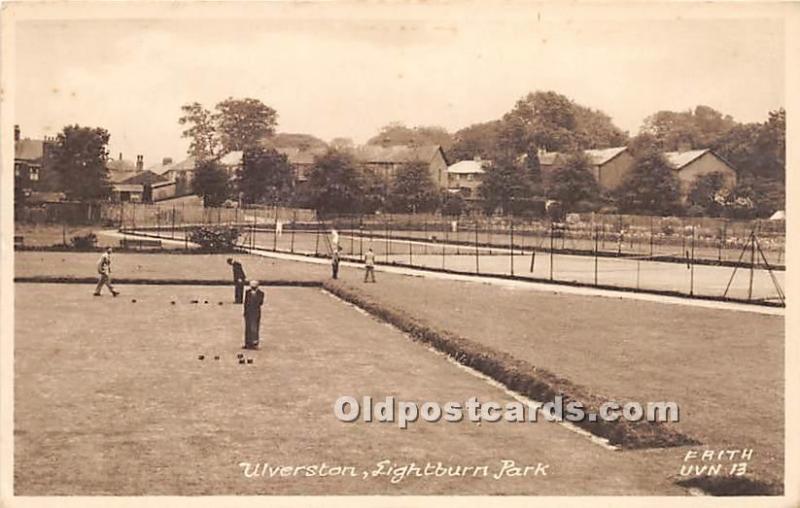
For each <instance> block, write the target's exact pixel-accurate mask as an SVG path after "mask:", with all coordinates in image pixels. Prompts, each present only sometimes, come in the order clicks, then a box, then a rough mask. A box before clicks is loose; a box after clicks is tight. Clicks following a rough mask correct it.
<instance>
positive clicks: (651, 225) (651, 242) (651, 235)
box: [650, 215, 653, 257]
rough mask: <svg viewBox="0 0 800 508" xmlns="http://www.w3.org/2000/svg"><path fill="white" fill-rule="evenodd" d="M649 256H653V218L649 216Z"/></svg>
mask: <svg viewBox="0 0 800 508" xmlns="http://www.w3.org/2000/svg"><path fill="white" fill-rule="evenodd" d="M650 256H651V257H652V256H653V216H652V215H651V216H650Z"/></svg>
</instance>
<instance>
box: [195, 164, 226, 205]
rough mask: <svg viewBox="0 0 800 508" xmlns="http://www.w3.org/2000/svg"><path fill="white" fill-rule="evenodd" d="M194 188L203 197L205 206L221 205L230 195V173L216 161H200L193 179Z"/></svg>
mask: <svg viewBox="0 0 800 508" xmlns="http://www.w3.org/2000/svg"><path fill="white" fill-rule="evenodd" d="M192 190H193V191H194V193H195V194H197V195H198V196H202V197H203V203H204V204H205V206H220V205H221V204H222V203H224V202H225V200H226V199H228V196H229V195H230V186H229V183H228V174H227V173H226V172H225V170H224V169H222V167H220V165H219V164H218V163H217V162H216V161H213V160H204V161H200V162H199V163H198V166H197V169H196V170H195V175H194V180H192Z"/></svg>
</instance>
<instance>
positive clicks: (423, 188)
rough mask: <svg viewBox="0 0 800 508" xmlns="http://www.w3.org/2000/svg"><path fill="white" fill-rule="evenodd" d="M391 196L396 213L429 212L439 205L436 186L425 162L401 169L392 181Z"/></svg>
mask: <svg viewBox="0 0 800 508" xmlns="http://www.w3.org/2000/svg"><path fill="white" fill-rule="evenodd" d="M389 196H390V198H389V202H390V206H391V209H392V210H393V211H395V212H412V213H414V212H427V211H431V210H435V209H436V207H437V205H438V194H437V192H436V186H435V184H434V183H433V179H432V178H431V174H430V172H429V170H428V165H427V164H425V163H424V162H412V163H410V164H407V165H405V166H403V167H401V168H400V169H399V170H398V172H397V174H396V175H395V177H394V180H393V181H392V184H391V187H390V192H389Z"/></svg>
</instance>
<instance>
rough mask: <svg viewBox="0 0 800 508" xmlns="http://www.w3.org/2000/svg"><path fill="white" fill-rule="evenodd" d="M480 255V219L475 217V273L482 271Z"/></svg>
mask: <svg viewBox="0 0 800 508" xmlns="http://www.w3.org/2000/svg"><path fill="white" fill-rule="evenodd" d="M479 257H480V254H479V251H478V220H477V219H475V273H481V266H480V260H479Z"/></svg>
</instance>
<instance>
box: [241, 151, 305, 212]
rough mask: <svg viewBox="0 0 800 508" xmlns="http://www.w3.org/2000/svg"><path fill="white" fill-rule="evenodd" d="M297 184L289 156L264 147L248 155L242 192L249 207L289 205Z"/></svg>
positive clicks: (245, 158)
mask: <svg viewBox="0 0 800 508" xmlns="http://www.w3.org/2000/svg"><path fill="white" fill-rule="evenodd" d="M293 181H294V173H293V170H292V166H291V164H289V161H288V159H287V158H286V155H284V154H282V153H279V152H277V151H276V150H273V149H264V148H260V147H257V148H248V149H247V150H245V151H244V155H243V161H242V169H241V170H240V172H239V190H240V192H241V193H242V199H243V200H244V201H245V202H246V203H259V202H260V203H279V202H285V201H287V200H288V199H289V198H290V197H291V194H292V187H293V185H292V183H293Z"/></svg>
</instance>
